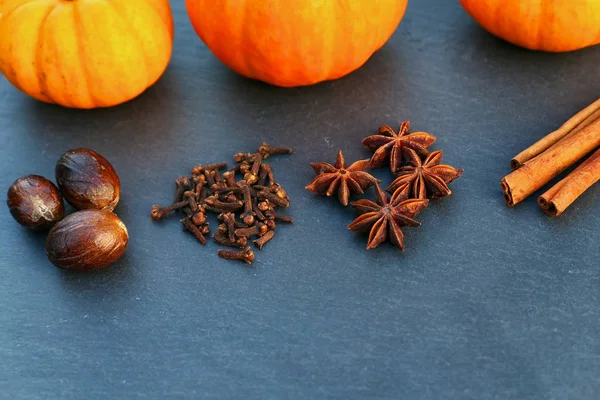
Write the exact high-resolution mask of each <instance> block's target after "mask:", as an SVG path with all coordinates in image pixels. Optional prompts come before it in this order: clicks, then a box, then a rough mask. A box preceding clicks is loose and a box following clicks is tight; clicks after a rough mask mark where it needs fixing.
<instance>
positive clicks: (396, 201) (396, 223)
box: [348, 184, 429, 251]
mask: <svg viewBox="0 0 600 400" xmlns="http://www.w3.org/2000/svg"><path fill="white" fill-rule="evenodd" d="M409 192H410V190H409V186H408V185H405V186H404V190H402V191H396V192H395V193H394V195H393V196H392V198H391V199H390V198H389V197H388V195H387V194H386V193H385V192H384V191H383V190H382V189H381V188H380V187H379V184H377V185H375V193H376V195H377V198H376V202H372V201H371V200H366V199H363V200H357V201H355V202H353V203H352V207H353V208H354V209H355V210H356V211H357V212H359V213H361V214H362V215H360V216H359V217H358V218H356V219H355V220H354V221H353V222H352V223H351V224H350V225H348V229H349V230H351V231H353V232H366V231H370V233H369V241H368V242H367V250H368V249H373V248H375V247H377V246H379V245H380V244H381V243H383V242H384V241H385V240H386V239H388V238H389V239H390V241H391V242H392V243H393V244H395V245H396V246H398V247H399V248H400V250H402V251H404V235H403V233H402V230H401V229H400V227H402V226H413V227H415V226H419V225H421V224H420V223H419V222H417V221H415V220H414V219H413V218H414V217H415V216H416V215H417V214H418V213H419V212H420V211H421V210H422V209H424V208H425V207H427V205H428V204H429V200H427V199H409V198H408V194H409Z"/></svg>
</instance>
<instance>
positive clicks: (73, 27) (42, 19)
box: [0, 0, 173, 108]
mask: <svg viewBox="0 0 600 400" xmlns="http://www.w3.org/2000/svg"><path fill="white" fill-rule="evenodd" d="M172 44H173V18H172V15H171V9H170V6H169V2H168V0H116V1H97V0H35V1H31V0H0V72H2V73H3V74H4V75H5V76H6V78H7V79H8V80H9V81H10V82H11V83H12V84H13V85H14V86H16V87H17V88H18V89H20V90H22V91H23V92H25V93H27V94H28V95H30V96H32V97H35V98H36V99H39V100H41V101H44V102H47V103H56V104H60V105H63V106H67V107H75V108H94V107H108V106H113V105H116V104H119V103H123V102H125V101H127V100H130V99H132V98H134V97H136V96H137V95H139V94H140V93H142V92H143V91H144V90H146V89H147V88H148V87H149V86H151V85H152V84H154V83H155V82H156V81H157V80H158V78H160V76H161V75H162V73H163V72H164V70H165V68H166V67H167V64H168V62H169V59H170V57H171V49H172Z"/></svg>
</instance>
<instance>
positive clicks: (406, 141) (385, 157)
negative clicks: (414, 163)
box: [362, 121, 436, 173]
mask: <svg viewBox="0 0 600 400" xmlns="http://www.w3.org/2000/svg"><path fill="white" fill-rule="evenodd" d="M409 131H410V122H409V121H404V122H402V124H401V125H400V128H399V129H398V133H396V132H394V130H393V129H392V128H391V127H389V126H388V125H383V126H381V127H379V133H378V134H375V135H371V136H368V137H366V138H365V139H364V140H363V141H362V143H363V144H364V145H365V146H366V147H367V148H368V149H369V150H371V151H373V152H375V153H374V154H373V156H372V157H371V159H370V160H369V164H368V165H367V168H379V167H382V166H384V165H385V164H386V163H389V165H390V169H391V171H392V172H393V173H396V172H398V171H399V170H400V168H401V167H402V161H403V159H404V154H403V152H402V150H403V149H405V148H409V149H413V150H414V151H415V152H417V154H419V155H420V156H422V157H426V156H428V155H429V151H428V150H427V147H429V146H430V145H431V144H432V143H433V142H435V139H436V137H435V136H433V135H430V134H429V133H426V132H414V133H408V132H409Z"/></svg>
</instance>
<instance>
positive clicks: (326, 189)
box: [306, 150, 379, 206]
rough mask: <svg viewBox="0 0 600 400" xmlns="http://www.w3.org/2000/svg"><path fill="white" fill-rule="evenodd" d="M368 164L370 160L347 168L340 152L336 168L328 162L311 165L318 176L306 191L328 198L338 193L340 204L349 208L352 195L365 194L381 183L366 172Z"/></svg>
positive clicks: (339, 151)
mask: <svg viewBox="0 0 600 400" xmlns="http://www.w3.org/2000/svg"><path fill="white" fill-rule="evenodd" d="M368 163H369V160H359V161H357V162H355V163H353V164H352V165H350V166H349V167H346V162H345V161H344V156H343V154H342V151H341V150H338V155H337V159H336V161H335V166H334V165H331V164H329V163H326V162H319V163H310V166H311V167H312V168H313V170H314V171H315V173H316V174H317V176H316V178H315V179H313V181H312V182H311V183H309V184H308V185H307V186H306V189H307V190H310V191H311V192H314V193H316V194H319V195H322V196H328V197H330V196H333V195H334V194H336V193H337V196H338V199H339V201H340V203H342V204H343V205H344V206H347V205H348V201H349V199H350V195H351V194H363V193H364V190H365V189H367V188H368V187H370V186H373V185H374V184H376V183H377V182H379V180H378V179H376V178H374V177H373V176H372V175H371V174H369V173H368V172H366V171H365V169H366V168H367V164H368Z"/></svg>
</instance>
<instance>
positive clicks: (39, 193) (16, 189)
mask: <svg viewBox="0 0 600 400" xmlns="http://www.w3.org/2000/svg"><path fill="white" fill-rule="evenodd" d="M6 203H7V204H8V208H9V209H10V213H11V214H12V216H13V218H14V219H15V220H17V222H18V223H19V224H21V225H23V226H26V227H28V228H31V229H34V230H44V229H50V228H51V227H52V226H53V225H54V224H56V223H57V222H58V221H60V220H61V219H62V217H63V216H64V215H65V205H64V203H63V199H62V196H61V195H60V192H59V191H58V188H57V187H56V186H55V185H54V183H52V182H50V181H49V180H48V179H46V178H44V177H43V176H39V175H28V176H23V177H21V178H19V179H17V180H16V181H15V182H14V183H13V184H12V185H11V187H10V188H9V189H8V193H7V196H6Z"/></svg>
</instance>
